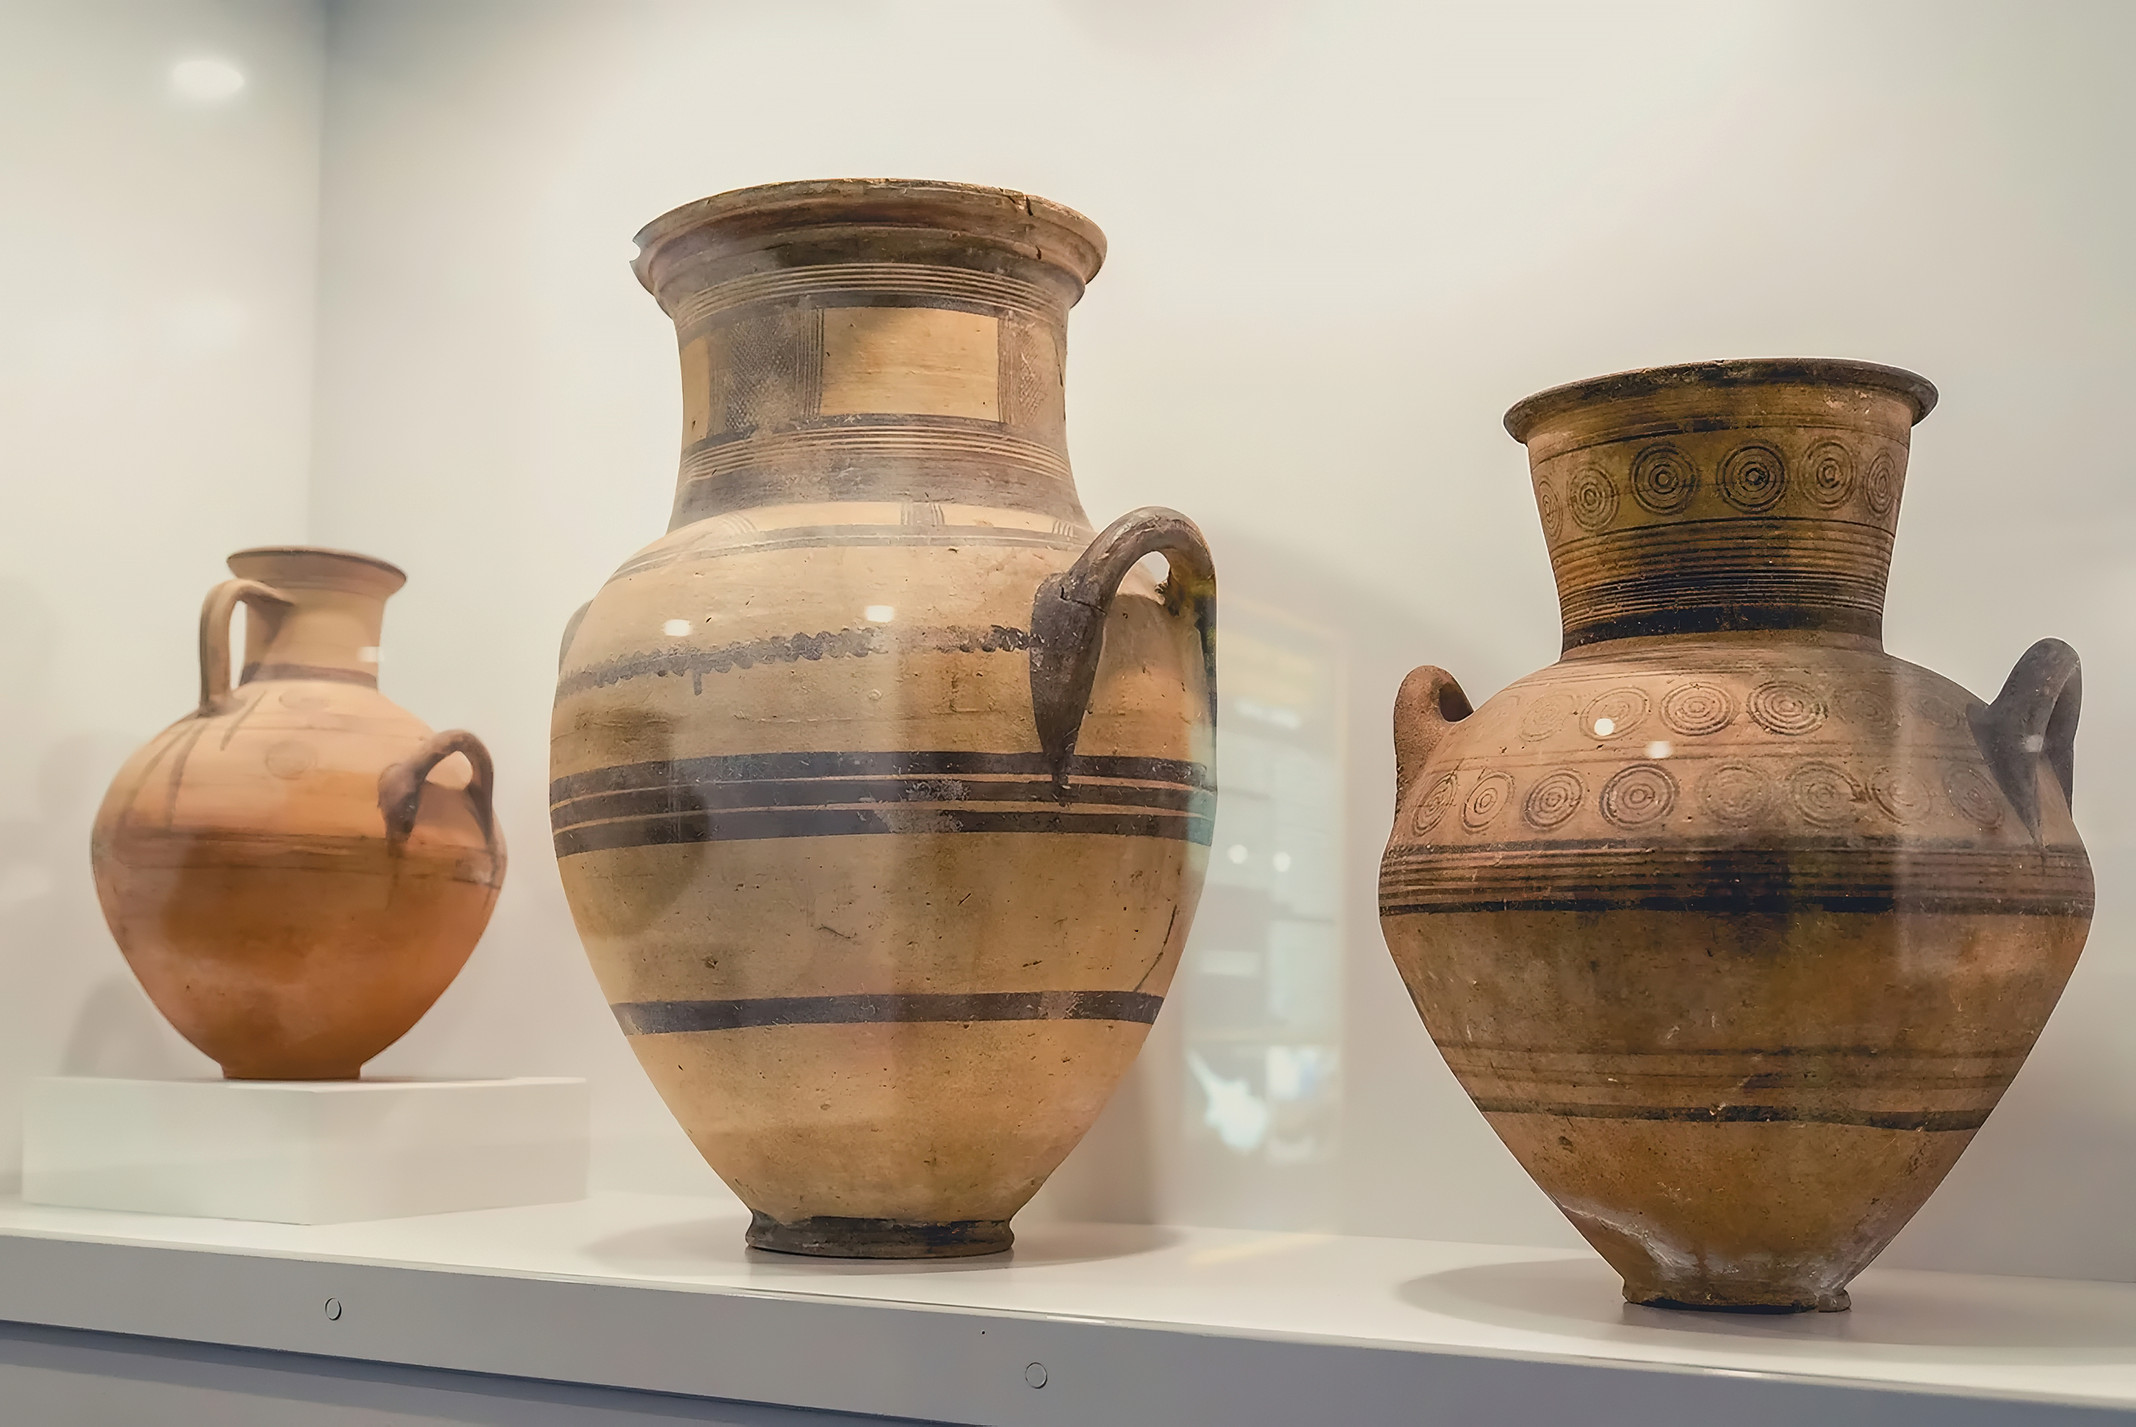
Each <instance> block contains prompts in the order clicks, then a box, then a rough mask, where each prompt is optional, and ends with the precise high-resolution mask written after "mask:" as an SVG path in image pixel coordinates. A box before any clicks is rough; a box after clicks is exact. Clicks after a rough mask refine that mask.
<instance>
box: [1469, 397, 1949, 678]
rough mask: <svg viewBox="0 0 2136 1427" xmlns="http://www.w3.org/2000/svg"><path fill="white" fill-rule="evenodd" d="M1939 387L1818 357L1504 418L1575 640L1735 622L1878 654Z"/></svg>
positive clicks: (1546, 402) (1571, 641)
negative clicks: (1910, 454)
mask: <svg viewBox="0 0 2136 1427" xmlns="http://www.w3.org/2000/svg"><path fill="white" fill-rule="evenodd" d="M1935 403H1936V389H1935V388H1934V387H1933V386H1930V385H1929V384H1928V382H1926V381H1925V380H1923V379H1922V378H1920V377H1918V376H1915V375H1914V374H1913V373H1911V372H1906V371H1901V370H1899V369H1898V368H1896V367H1883V366H1877V365H1874V364H1872V363H1868V362H1847V361H1835V360H1825V359H1817V358H1804V359H1771V360H1757V361H1733V362H1704V363H1699V364H1696V365H1691V366H1680V367H1654V368H1649V369H1647V370H1644V371H1635V372H1623V373H1619V374H1617V375H1615V376H1607V377H1598V378H1595V379H1594V380H1592V381H1585V382H1577V383H1574V384H1573V385H1570V386H1562V387H1556V388H1553V389H1552V390H1550V391H1546V392H1542V393H1539V394H1538V395H1535V396H1531V397H1529V398H1528V399H1527V400H1526V401H1523V402H1521V403H1520V404H1519V405H1517V406H1515V407H1514V408H1513V409H1512V410H1511V411H1509V412H1507V413H1506V429H1507V430H1508V431H1510V432H1511V433H1512V434H1513V436H1514V438H1515V439H1516V440H1519V441H1522V442H1525V443H1526V444H1527V447H1528V464H1529V469H1530V471H1531V472H1532V474H1533V477H1534V482H1535V499H1536V505H1537V508H1538V510H1539V511H1540V513H1541V515H1542V521H1543V534H1544V536H1545V538H1546V539H1547V540H1548V542H1549V546H1550V564H1551V568H1552V570H1553V571H1554V572H1555V574H1556V576H1557V587H1558V604H1559V609H1560V612H1561V614H1562V616H1563V619H1564V626H1565V645H1564V647H1565V650H1566V652H1567V653H1571V652H1573V651H1574V650H1588V651H1595V652H1600V651H1599V650H1598V649H1597V646H1602V645H1610V646H1612V647H1614V646H1615V645H1616V643H1617V642H1618V641H1624V640H1649V639H1657V638H1667V637H1671V636H1682V635H1711V634H1725V633H1733V632H1741V633H1751V632H1757V633H1767V634H1772V633H1779V632H1786V633H1787V634H1789V635H1790V636H1791V637H1795V638H1800V639H1805V640H1810V641H1813V642H1835V643H1843V644H1852V645H1856V646H1863V647H1881V643H1882V639H1883V630H1884V582H1885V577H1886V575H1887V574H1888V573H1889V571H1890V567H1891V543H1892V537H1893V535H1894V534H1895V533H1896V531H1897V529H1898V523H1899V495H1900V492H1901V490H1902V489H1903V487H1904V485H1905V480H1906V451H1907V442H1908V439H1909V437H1910V435H1911V433H1912V429H1913V425H1914V423H1915V422H1917V421H1919V420H1920V419H1921V418H1922V417H1923V416H1926V415H1927V414H1928V412H1929V409H1930V408H1931V407H1933V406H1934V405H1935Z"/></svg>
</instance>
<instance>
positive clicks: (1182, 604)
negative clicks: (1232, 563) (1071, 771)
mask: <svg viewBox="0 0 2136 1427" xmlns="http://www.w3.org/2000/svg"><path fill="white" fill-rule="evenodd" d="M1160 551H1161V552H1162V553H1163V554H1164V557H1165V560H1166V562H1167V563H1168V564H1169V565H1170V566H1171V573H1170V575H1169V576H1168V577H1167V578H1166V580H1165V582H1164V588H1163V594H1164V607H1165V609H1166V610H1167V611H1169V612H1170V613H1173V614H1177V613H1179V612H1180V611H1181V610H1182V609H1187V608H1191V609H1192V610H1193V612H1194V625H1195V628H1196V629H1197V630H1199V631H1200V633H1201V647H1202V664H1203V667H1204V669H1205V671H1206V674H1207V678H1208V685H1209V726H1210V727H1211V728H1212V729H1213V728H1215V727H1216V562H1215V560H1214V559H1212V558H1211V557H1210V554H1209V542H1208V541H1206V540H1204V539H1203V538H1202V533H1201V531H1200V530H1199V529H1198V528H1196V526H1195V524H1194V522H1193V521H1191V520H1189V519H1187V518H1186V517H1185V516H1184V515H1181V514H1180V513H1179V512H1178V511H1176V510H1165V509H1163V508H1162V507H1159V506H1154V505H1151V506H1144V507H1143V508H1142V509H1140V510H1131V511H1129V512H1128V513H1127V514H1126V515H1123V516H1121V517H1120V518H1119V519H1118V520H1116V521H1114V522H1113V523H1112V524H1110V525H1108V526H1106V527H1105V529H1104V530H1102V531H1100V532H1099V534H1098V538H1097V539H1095V540H1093V541H1091V542H1090V548H1089V549H1088V550H1085V551H1084V552H1083V554H1082V558H1080V559H1078V560H1077V561H1076V562H1075V564H1074V565H1072V566H1070V567H1069V568H1068V569H1067V570H1065V571H1063V572H1062V573H1061V574H1058V575H1050V576H1048V577H1047V578H1046V581H1045V583H1043V584H1041V585H1040V586H1039V587H1038V594H1037V595H1036V596H1034V597H1033V598H1032V601H1031V712H1032V715H1033V716H1034V718H1035V719H1036V721H1037V723H1038V746H1039V747H1040V748H1041V749H1043V750H1044V752H1045V755H1046V763H1047V766H1048V767H1049V768H1050V769H1051V770H1052V773H1053V784H1054V787H1056V788H1058V789H1066V788H1067V786H1068V765H1069V763H1070V761H1071V760H1072V759H1073V758H1074V757H1075V740H1076V735H1077V734H1078V733H1080V732H1081V731H1082V728H1083V715H1084V713H1086V712H1087V711H1088V710H1089V708H1090V691H1091V687H1092V686H1093V685H1094V684H1095V683H1096V682H1097V678H1098V655H1099V653H1100V652H1101V650H1102V648H1103V637H1104V633H1105V615H1106V612H1107V611H1108V610H1110V609H1111V608H1112V602H1113V596H1114V595H1115V594H1117V593H1118V592H1119V589H1120V581H1121V580H1123V579H1125V578H1126V577H1127V572H1128V571H1129V570H1131V569H1133V568H1134V566H1135V562H1136V561H1137V560H1140V559H1141V558H1142V557H1143V556H1145V555H1151V554H1155V553H1158V552H1160Z"/></svg>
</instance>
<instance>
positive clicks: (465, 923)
mask: <svg viewBox="0 0 2136 1427" xmlns="http://www.w3.org/2000/svg"><path fill="white" fill-rule="evenodd" d="M230 570H231V572H232V573H233V574H235V575H236V576H237V578H236V579H234V580H227V581H225V582H224V583H222V584H220V585H217V586H216V587H215V588H214V589H213V590H211V591H209V593H208V598H207V602H206V604H205V605H203V606H202V609H201V613H200V706H199V707H198V708H197V709H195V710H194V711H193V712H192V713H190V714H188V715H187V716H186V717H184V718H182V719H180V720H179V721H178V722H177V723H174V724H172V725H171V726H170V727H169V728H167V729H165V730H164V731H163V732H162V733H160V734H158V735H157V736H156V737H155V738H154V739H153V740H151V741H150V742H149V744H148V745H147V746H146V747H145V748H143V749H141V751H140V752H138V753H136V754H135V755H134V756H133V757H132V758H131V759H129V760H128V761H127V763H126V766H125V767H124V768H122V769H120V770H119V775H118V777H117V778H115V779H114V780H113V781H112V784H111V789H110V791H109V792H108V793H106V794H105V796H104V804H103V807H102V808H101V809H100V810H99V812H98V813H97V819H96V828H95V832H94V833H93V835H92V837H91V842H90V858H91V861H92V863H93V864H94V866H95V870H96V888H97V896H98V898H99V900H101V901H102V903H103V906H104V917H105V920H106V921H108V922H109V923H110V925H111V933H112V935H113V936H114V937H115V938H117V940H118V943H119V949H120V950H121V951H123V952H124V953H125V954H126V960H127V962H128V963H129V964H130V965H131V966H132V967H133V971H134V974H135V975H136V976H138V977H139V978H140V979H141V985H142V987H143V988H144V989H145V990H146V991H147V992H148V995H149V999H150V1000H152V1001H154V1002H155V1003H156V1008H157V1009H158V1010H160V1011H162V1012H163V1014H164V1015H165V1016H166V1017H168V1018H169V1020H170V1022H171V1024H172V1025H173V1026H175V1027H177V1029H178V1031H179V1033H180V1034H181V1035H183V1036H184V1037H185V1038H186V1039H187V1040H189V1041H191V1042H192V1043H193V1044H194V1045H195V1046H197V1047H199V1049H200V1050H201V1051H202V1052H204V1053H205V1054H207V1055H209V1056H210V1057H212V1058H213V1059H214V1060H215V1061H216V1062H217V1063H218V1064H219V1065H221V1066H222V1069H223V1074H224V1075H226V1076H228V1077H229V1078H231V1079H233V1080H349V1079H354V1078H355V1077H356V1076H357V1074H358V1073H359V1072H360V1071H361V1069H362V1067H363V1064H364V1062H365V1061H367V1060H369V1059H371V1057H373V1056H375V1055H377V1054H378V1053H379V1052H380V1051H382V1050H384V1049H385V1048H386V1047H387V1046H389V1045H391V1044H393V1042H395V1041H397V1040H399V1039H400V1038H401V1037H402V1036H403V1035H405V1034H406V1033H407V1031H408V1029H409V1027H411V1026H413V1025H414V1024H415V1023H416V1021H417V1020H418V1019H420V1018H421V1016H422V1014H423V1013H424V1012H425V1011H427V1010H429V1009H430V1006H431V1003H432V1002H434V1001H436V1000H437V998H438V996H439V995H440V994H441V993H442V992H443V991H444V990H445V988H446V987H447V986H448V985H450V984H451V983H452V979H453V977H454V976H456V975H458V974H459V970H460V967H461V966H462V965H464V964H465V963H466V961H467V958H468V955H469V953H471V952H472V951H473V950H474V948H475V943H476V942H477V941H478V940H479V939H480V938H481V936H482V929H483V927H484V926H485V925H486V924H487V923H488V921H489V915H490V909H491V908H492V907H493V906H494V905H495V904H496V901H497V889H498V888H499V887H500V886H501V885H502V884H503V881H504V840H503V837H502V836H501V834H500V833H499V832H498V831H497V827H496V824H495V820H494V818H493V817H492V814H491V806H490V792H491V781H492V774H491V766H490V756H489V752H488V750H487V749H485V748H484V747H483V746H482V741H481V740H480V739H478V738H476V737H475V736H474V735H473V734H471V733H467V732H465V731H462V730H459V729H453V730H450V731H447V732H444V733H438V734H433V733H431V731H430V730H429V729H428V728H427V727H426V726H425V725H424V724H423V723H422V722H421V721H420V720H418V719H416V718H415V717H414V716H413V715H411V714H409V713H407V712H406V711H405V710H403V709H401V708H399V707H398V706H396V705H395V704H394V703H393V702H392V701H391V700H390V699H388V698H386V696H385V695H383V694H381V693H380V692H379V691H378V675H377V663H378V637H379V626H380V623H381V621H382V620H383V618H384V614H385V602H386V597H387V596H388V595H390V594H392V593H393V592H394V591H395V590H397V589H399V588H400V587H401V585H402V584H403V583H405V581H406V576H404V575H403V574H402V573H401V572H400V571H399V570H397V569H395V568H394V567H393V566H391V565H389V564H387V563H386V562H385V561H383V560H374V559H372V558H371V557H369V556H367V555H352V554H348V553H345V552H343V551H339V550H319V549H307V548H301V547H291V548H280V549H260V550H243V551H239V552H238V553H237V554H235V555H232V556H231V557H230ZM240 604H242V605H244V606H245V607H246V609H247V611H248V616H249V617H248V618H247V620H246V628H245V664H244V670H243V673H242V674H241V675H240V677H239V680H238V683H237V685H236V687H234V688H233V687H231V683H230V620H231V616H232V615H233V614H234V613H235V612H236V610H237V607H238V606H239V605H240ZM454 755H458V760H457V761H459V762H462V763H464V764H465V767H466V772H465V773H462V774H461V775H460V776H458V777H455V776H453V775H454V772H455V767H454V764H453V763H450V762H448V760H452V759H454ZM441 764H444V765H445V766H444V767H440V766H439V765H441Z"/></svg>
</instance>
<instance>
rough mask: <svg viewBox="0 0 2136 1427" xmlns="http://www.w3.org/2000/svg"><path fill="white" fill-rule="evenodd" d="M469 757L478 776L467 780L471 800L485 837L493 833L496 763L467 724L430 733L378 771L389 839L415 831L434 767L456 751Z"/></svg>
mask: <svg viewBox="0 0 2136 1427" xmlns="http://www.w3.org/2000/svg"><path fill="white" fill-rule="evenodd" d="M455 753H457V754H459V755H460V756H461V757H463V758H465V759H466V760H467V766H468V767H469V768H471V769H473V770H474V776H473V777H472V778H469V779H468V780H467V796H468V800H469V801H470V802H472V803H473V804H474V805H475V822H476V823H477V824H478V825H479V826H480V827H481V829H482V835H483V837H485V838H487V837H489V836H490V833H491V828H492V824H493V819H494V816H495V806H494V801H493V799H494V795H495V787H496V777H497V772H496V765H495V764H494V763H492V762H491V761H490V754H489V749H487V748H485V747H484V746H483V744H482V740H481V739H479V738H477V737H475V736H474V735H473V734H471V733H469V732H468V731H467V730H466V729H464V728H448V729H446V730H445V731H444V732H443V733H434V734H432V735H430V738H429V740H428V741H427V742H425V743H424V744H423V746H422V747H421V748H418V749H416V750H415V752H413V753H411V754H410V755H408V757H406V758H404V759H402V760H401V761H400V762H398V763H396V764H394V765H393V766H392V767H390V768H388V769H387V770H386V771H385V772H383V773H381V774H379V775H378V810H379V811H380V812H381V813H384V814H385V815H386V839H387V841H389V842H405V841H406V840H407V838H408V835H409V834H410V833H412V832H414V831H415V818H416V814H417V813H418V812H419V811H420V810H421V808H422V803H423V783H424V781H425V780H426V779H428V778H429V777H430V770H431V769H433V768H435V767H437V766H438V765H439V764H440V763H443V762H444V761H445V760H446V759H448V758H450V757H452V755H453V754H455Z"/></svg>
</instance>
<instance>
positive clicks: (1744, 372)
mask: <svg viewBox="0 0 2136 1427" xmlns="http://www.w3.org/2000/svg"><path fill="white" fill-rule="evenodd" d="M1772 386H1836V387H1858V388H1865V389H1867V390H1871V391H1887V392H1893V393H1896V394H1897V395H1899V396H1902V397H1904V398H1906V400H1907V401H1908V402H1910V403H1911V404H1912V406H1913V420H1914V421H1915V422H1919V421H1920V420H1921V419H1922V418H1923V417H1925V416H1927V415H1928V414H1929V412H1931V411H1933V410H1935V409H1936V388H1935V385H1934V383H1932V382H1930V381H1929V380H1928V378H1926V377H1924V376H1921V375H1919V374H1918V373H1915V372H1909V371H1907V370H1906V369H1905V368H1904V367H1889V366H1885V365H1884V364H1882V363H1881V362H1859V361H1853V360H1850V359H1847V358H1844V357H1737V358H1730V359H1726V360H1721V361H1710V362H1683V363H1679V364H1677V365H1675V366H1666V367H1635V368H1632V369H1631V370H1629V371H1622V372H1611V373H1609V374H1608V375H1607V376H1599V377H1588V378H1586V379H1585V380H1582V381H1576V382H1566V383H1565V384H1564V385H1563V386H1554V387H1550V388H1548V389H1547V390H1544V391H1539V392H1537V393H1535V395H1533V396H1529V397H1524V398H1522V399H1521V400H1519V401H1516V402H1514V403H1513V405H1512V407H1511V408H1510V409H1508V410H1507V412H1506V415H1505V424H1506V430H1507V432H1508V433H1510V434H1511V435H1512V437H1513V439H1514V440H1516V441H1520V442H1526V441H1527V440H1528V438H1529V437H1530V436H1532V435H1534V434H1535V433H1536V432H1537V431H1538V430H1539V429H1540V428H1542V427H1543V426H1544V425H1546V424H1547V423H1549V422H1550V421H1552V420H1553V419H1555V418H1558V417H1561V416H1564V415H1566V414H1568V413H1570V412H1573V411H1578V410H1581V409H1582V408H1589V407H1597V406H1603V405H1607V404H1611V403H1615V402H1620V401H1637V400H1641V399H1666V398H1668V397H1671V396H1676V395H1679V394H1681V395H1684V396H1688V397H1689V398H1691V399H1692V400H1693V401H1695V402H1697V403H1700V404H1702V405H1705V406H1709V407H1710V406H1712V405H1713V404H1714V401H1715V398H1716V396H1717V395H1718V394H1720V393H1723V392H1726V391H1728V390H1729V389H1731V388H1739V387H1772ZM1723 399H1724V400H1725V398H1723Z"/></svg>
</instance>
